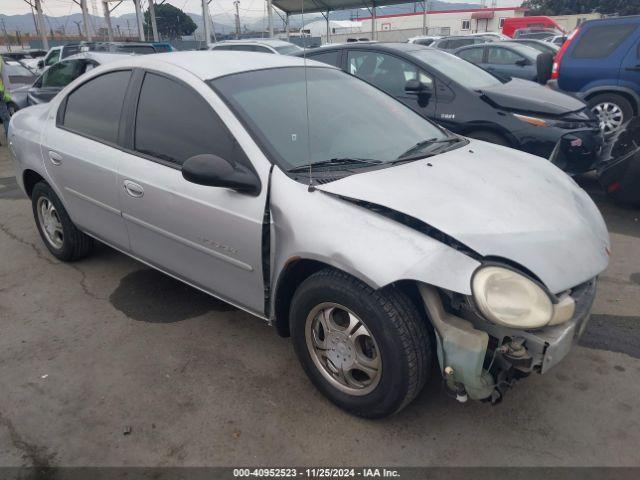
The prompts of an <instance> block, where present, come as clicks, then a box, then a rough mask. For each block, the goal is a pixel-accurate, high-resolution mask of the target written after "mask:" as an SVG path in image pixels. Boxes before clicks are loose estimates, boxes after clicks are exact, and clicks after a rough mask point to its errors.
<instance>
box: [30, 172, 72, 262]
mask: <svg viewBox="0 0 640 480" xmlns="http://www.w3.org/2000/svg"><path fill="white" fill-rule="evenodd" d="M42 197H45V198H47V199H48V200H49V201H51V202H52V203H53V205H54V206H55V207H56V212H57V213H58V218H59V219H60V223H61V224H62V232H63V241H62V248H60V249H57V248H55V247H54V246H53V245H51V243H49V241H48V240H47V238H46V236H45V234H44V232H43V231H42V225H40V220H39V219H38V199H40V198H42ZM31 206H32V209H33V217H34V219H35V222H36V226H37V228H38V232H39V233H40V237H41V238H42V242H43V243H44V244H45V246H46V247H47V249H48V250H49V251H50V252H51V254H52V255H53V256H54V257H56V258H57V259H59V260H63V261H69V260H72V259H73V258H74V253H75V245H74V241H75V238H76V236H77V229H76V227H75V225H74V224H73V222H72V221H71V219H70V218H69V215H68V214H67V211H66V210H65V208H64V206H63V205H62V202H61V201H60V199H59V198H58V196H57V195H56V194H55V192H54V191H53V189H52V188H51V187H50V186H49V185H47V184H46V183H44V182H40V183H37V184H36V185H35V186H34V187H33V191H32V193H31Z"/></svg>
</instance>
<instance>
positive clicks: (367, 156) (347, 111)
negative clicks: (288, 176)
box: [209, 67, 448, 170]
mask: <svg viewBox="0 0 640 480" xmlns="http://www.w3.org/2000/svg"><path fill="white" fill-rule="evenodd" d="M306 80H307V92H305V69H304V67H289V68H277V69H270V70H260V71H253V72H244V73H239V74H236V75H229V76H226V77H222V78H220V79H216V80H211V81H209V84H210V85H211V86H212V87H213V88H214V90H217V91H218V92H219V93H220V94H221V95H222V97H223V98H225V99H226V101H227V102H228V103H229V104H230V105H231V107H232V108H233V109H234V110H235V111H236V113H237V114H238V115H239V117H240V118H241V120H242V121H244V123H245V124H246V125H247V127H248V128H249V130H250V131H251V132H252V133H253V135H254V136H255V137H256V140H257V141H258V142H259V143H260V144H261V145H262V146H263V147H265V148H266V149H267V150H268V151H269V153H270V154H271V156H272V157H274V160H275V161H276V162H277V163H278V164H279V165H281V166H282V167H283V168H284V169H286V170H290V169H292V168H296V167H301V166H303V165H307V164H310V163H311V164H314V163H321V162H327V161H328V160H332V159H353V160H355V161H357V160H367V161H371V163H381V162H393V161H396V160H398V158H399V157H402V156H403V154H405V153H406V152H407V151H409V150H410V149H412V148H413V147H415V146H416V145H417V144H418V143H421V142H424V141H425V140H434V142H435V141H437V140H444V139H447V138H448V136H447V134H446V133H445V132H444V131H443V130H442V129H440V128H439V127H437V126H435V125H433V124H432V123H430V122H429V121H427V120H425V119H424V118H422V117H421V116H419V115H418V114H417V113H414V112H413V111H412V110H410V109H409V108H408V107H406V106H404V105H403V104H401V103H400V102H398V101H397V100H394V99H393V98H392V97H390V96H388V95H387V94H385V93H383V92H381V91H380V90H378V89H376V88H375V87H372V86H371V85H369V84H367V83H365V82H363V81H361V80H358V79H357V78H355V77H352V76H351V75H348V74H346V73H344V72H341V71H339V70H334V69H331V68H323V67H308V68H307V69H306ZM306 97H308V105H309V108H308V111H307V108H306V102H305V98H306ZM431 145H432V147H431V148H436V147H437V148H442V147H443V145H444V143H433V142H432V143H431ZM418 153H419V152H416V155H415V156H418V155H417V154H418ZM422 153H423V154H422V157H424V156H425V155H424V152H422ZM403 158H404V157H403ZM363 164H364V165H367V164H366V163H363Z"/></svg>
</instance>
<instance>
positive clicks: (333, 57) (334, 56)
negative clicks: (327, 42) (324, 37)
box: [307, 50, 340, 67]
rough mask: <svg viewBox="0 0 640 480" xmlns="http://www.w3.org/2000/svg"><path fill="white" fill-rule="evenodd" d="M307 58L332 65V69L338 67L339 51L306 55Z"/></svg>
mask: <svg viewBox="0 0 640 480" xmlns="http://www.w3.org/2000/svg"><path fill="white" fill-rule="evenodd" d="M307 58H309V59H311V60H315V61H316V62H322V63H326V64H328V65H333V66H334V67H338V66H339V63H340V50H331V51H329V52H322V53H317V54H315V55H308V56H307Z"/></svg>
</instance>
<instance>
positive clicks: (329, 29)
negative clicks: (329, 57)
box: [324, 10, 331, 43]
mask: <svg viewBox="0 0 640 480" xmlns="http://www.w3.org/2000/svg"><path fill="white" fill-rule="evenodd" d="M324 18H325V20H326V21H327V43H331V26H330V25H329V10H327V14H326V15H325V17H324Z"/></svg>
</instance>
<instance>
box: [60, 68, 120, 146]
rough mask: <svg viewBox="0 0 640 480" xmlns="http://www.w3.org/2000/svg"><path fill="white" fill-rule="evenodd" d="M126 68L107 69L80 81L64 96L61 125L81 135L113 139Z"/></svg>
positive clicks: (107, 140)
mask: <svg viewBox="0 0 640 480" xmlns="http://www.w3.org/2000/svg"><path fill="white" fill-rule="evenodd" d="M130 77H131V72H130V71H119V72H110V73H105V74H104V75H100V76H99V77H95V78H93V79H91V80H89V81H88V82H86V83H83V84H82V85H80V86H79V87H78V88H76V89H75V90H74V91H73V92H71V93H70V94H69V95H68V96H67V98H66V107H65V105H64V104H63V105H62V108H65V111H64V118H63V119H62V122H61V123H62V126H64V128H66V129H69V130H71V131H73V132H76V133H79V134H81V135H84V136H87V137H91V138H94V139H96V140H99V141H103V142H107V143H113V144H115V143H117V141H118V127H119V125H120V113H121V112H122V105H123V103H124V96H125V92H126V91H127V86H128V84H129V78H130Z"/></svg>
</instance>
